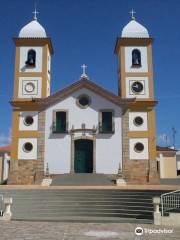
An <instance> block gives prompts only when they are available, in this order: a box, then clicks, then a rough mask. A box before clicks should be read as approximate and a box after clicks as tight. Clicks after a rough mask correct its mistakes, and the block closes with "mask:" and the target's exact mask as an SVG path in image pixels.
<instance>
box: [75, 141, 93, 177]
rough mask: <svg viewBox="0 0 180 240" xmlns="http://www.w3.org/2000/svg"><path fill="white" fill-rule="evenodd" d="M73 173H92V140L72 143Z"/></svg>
mask: <svg viewBox="0 0 180 240" xmlns="http://www.w3.org/2000/svg"><path fill="white" fill-rule="evenodd" d="M74 171H75V173H92V172H93V140H89V139H78V140H75V141H74Z"/></svg>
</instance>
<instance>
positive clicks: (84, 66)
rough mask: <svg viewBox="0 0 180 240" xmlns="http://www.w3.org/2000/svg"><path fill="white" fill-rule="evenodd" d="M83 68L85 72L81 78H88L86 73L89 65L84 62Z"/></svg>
mask: <svg viewBox="0 0 180 240" xmlns="http://www.w3.org/2000/svg"><path fill="white" fill-rule="evenodd" d="M81 68H82V70H83V73H82V74H81V78H87V79H89V77H88V75H87V74H86V68H87V66H86V65H85V64H83V65H82V66H81Z"/></svg>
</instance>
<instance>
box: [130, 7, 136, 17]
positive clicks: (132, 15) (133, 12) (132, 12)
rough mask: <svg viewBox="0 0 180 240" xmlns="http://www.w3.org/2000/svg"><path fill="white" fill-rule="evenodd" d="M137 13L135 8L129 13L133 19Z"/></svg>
mask: <svg viewBox="0 0 180 240" xmlns="http://www.w3.org/2000/svg"><path fill="white" fill-rule="evenodd" d="M135 13H136V12H135V11H134V10H133V9H132V10H131V11H130V12H129V14H131V19H132V20H135V16H134V14H135Z"/></svg>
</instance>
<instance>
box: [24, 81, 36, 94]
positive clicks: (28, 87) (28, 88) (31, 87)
mask: <svg viewBox="0 0 180 240" xmlns="http://www.w3.org/2000/svg"><path fill="white" fill-rule="evenodd" d="M34 89H35V85H34V83H32V82H29V83H26V85H25V91H26V92H27V93H32V92H33V91H34Z"/></svg>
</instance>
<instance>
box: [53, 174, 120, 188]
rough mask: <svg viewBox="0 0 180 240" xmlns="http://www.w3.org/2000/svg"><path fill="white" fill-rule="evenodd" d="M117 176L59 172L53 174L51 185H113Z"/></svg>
mask: <svg viewBox="0 0 180 240" xmlns="http://www.w3.org/2000/svg"><path fill="white" fill-rule="evenodd" d="M115 177H116V176H115V175H108V174H96V173H75V174H58V175H53V176H52V183H51V186H113V185H115V181H114V180H115Z"/></svg>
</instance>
